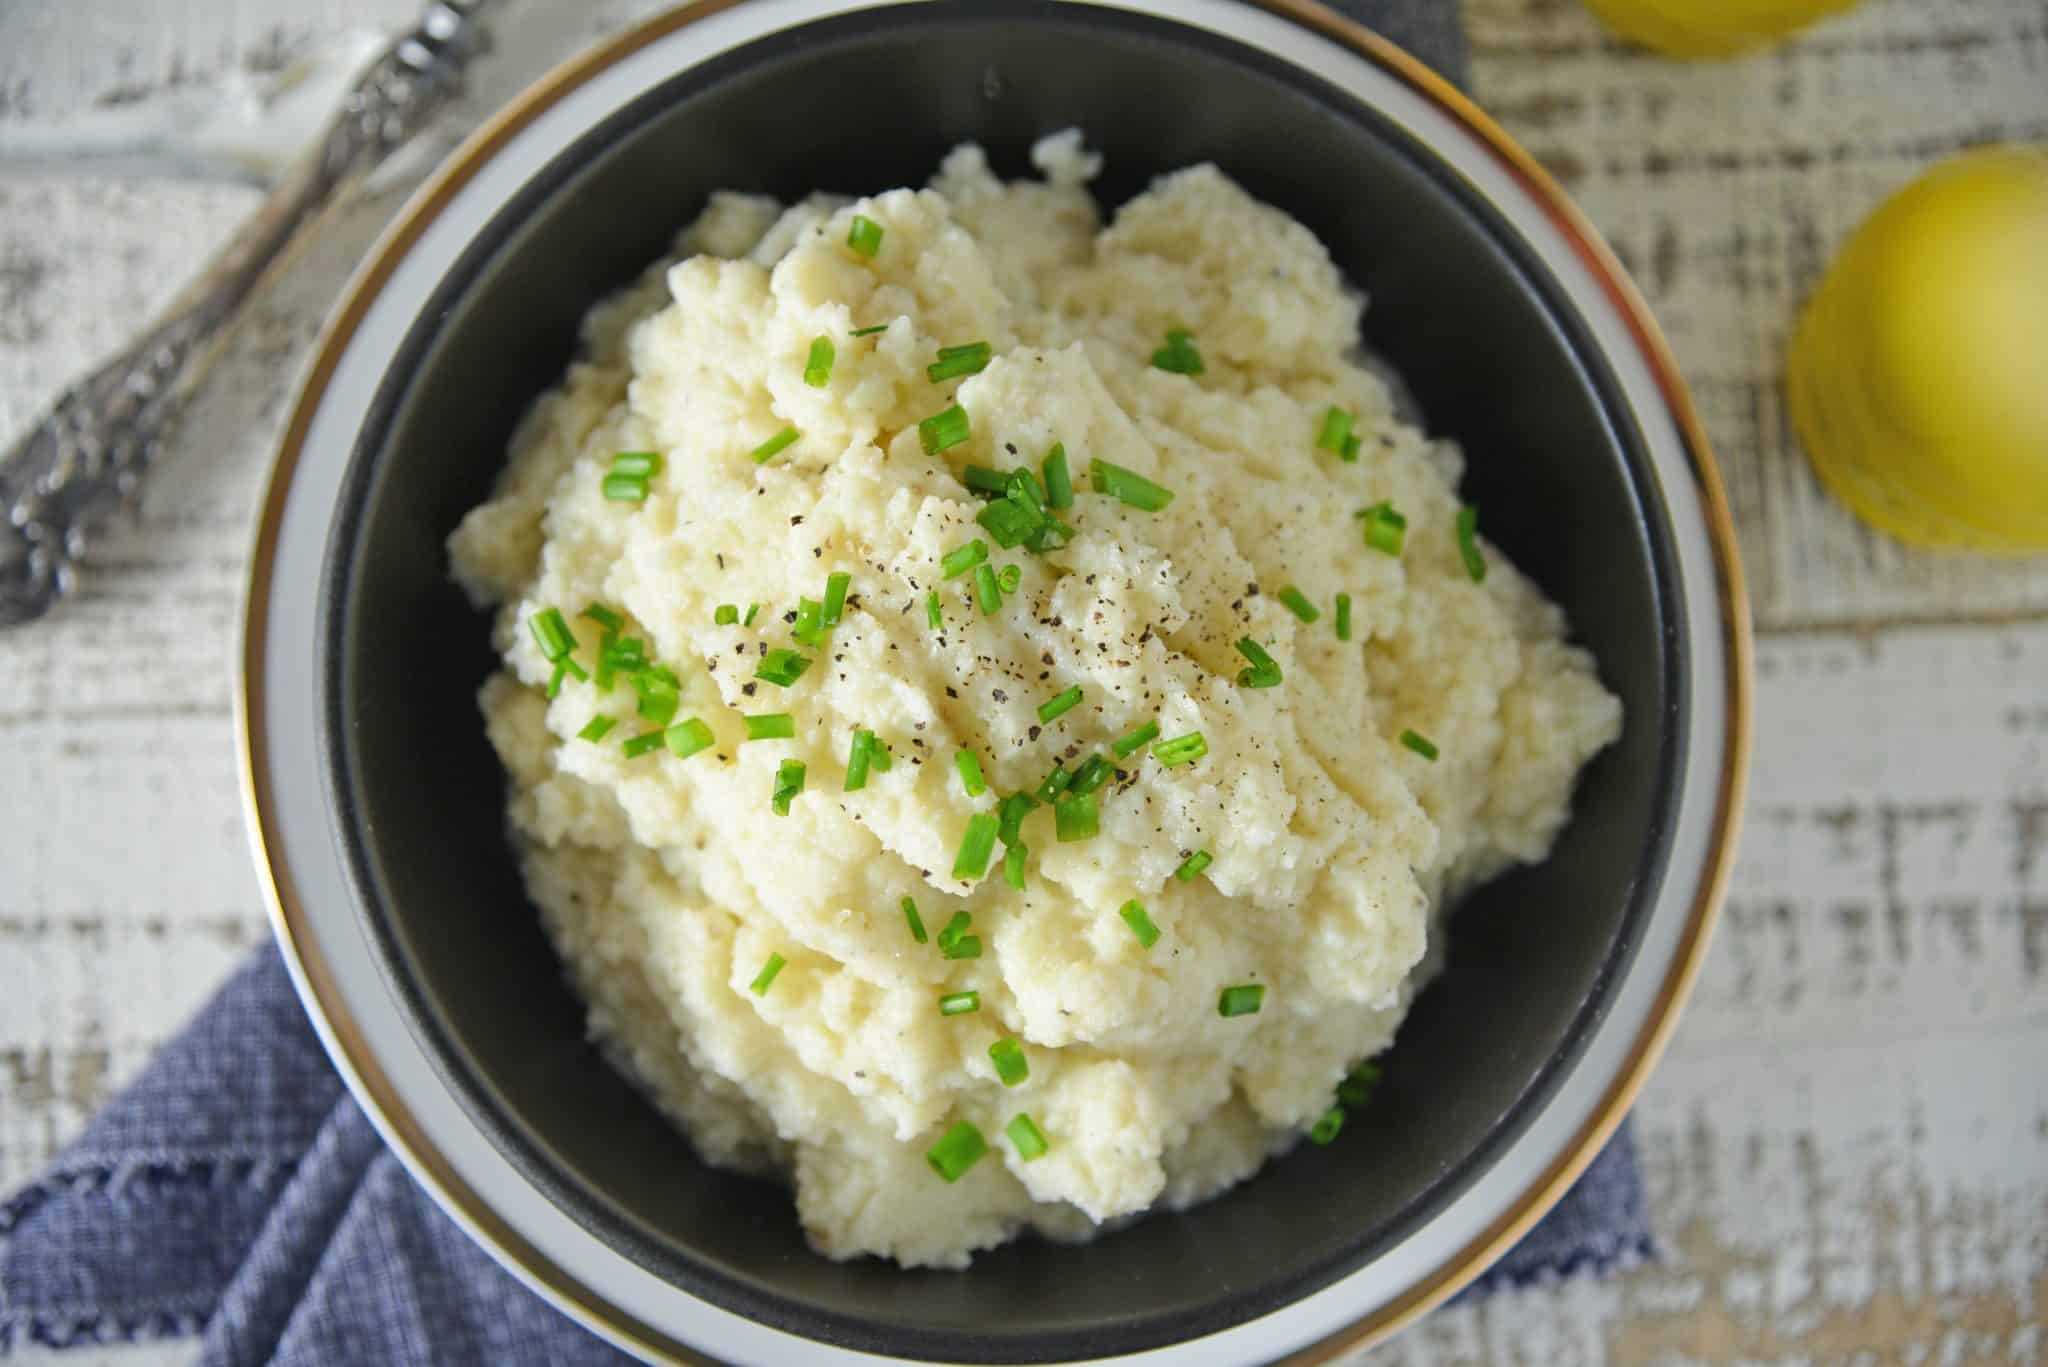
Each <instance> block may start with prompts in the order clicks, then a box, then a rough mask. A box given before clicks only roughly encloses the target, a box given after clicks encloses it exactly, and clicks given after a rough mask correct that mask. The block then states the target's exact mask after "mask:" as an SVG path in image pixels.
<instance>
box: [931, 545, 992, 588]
mask: <svg viewBox="0 0 2048 1367" xmlns="http://www.w3.org/2000/svg"><path fill="white" fill-rule="evenodd" d="M987 559H988V542H986V541H983V540H982V539H981V538H980V537H978V536H977V537H975V538H974V540H972V541H969V542H968V543H966V544H965V545H962V546H955V547H954V548H953V549H952V550H950V551H947V552H946V555H945V558H944V559H942V560H940V561H939V573H940V574H941V575H942V576H944V577H945V578H947V579H958V578H959V577H960V576H961V575H963V574H965V573H967V571H969V570H971V569H973V568H974V567H975V566H976V565H979V564H981V563H982V562H984V561H986V560H987Z"/></svg>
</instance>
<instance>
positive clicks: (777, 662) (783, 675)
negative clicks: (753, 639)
mask: <svg viewBox="0 0 2048 1367" xmlns="http://www.w3.org/2000/svg"><path fill="white" fill-rule="evenodd" d="M810 667H811V661H810V658H809V657H808V656H805V655H800V654H798V653H797V652H796V651H794V650H771V651H769V652H768V653H767V654H766V655H763V656H762V657H761V663H760V664H758V665H756V666H755V667H754V677H755V678H757V679H760V680H762V681H763V682H764V683H772V684H774V685H775V686H776V687H777V688H787V687H789V686H790V685H791V684H793V683H795V682H796V681H797V680H798V679H801V678H802V677H803V676H804V671H805V670H806V669H809V668H810Z"/></svg>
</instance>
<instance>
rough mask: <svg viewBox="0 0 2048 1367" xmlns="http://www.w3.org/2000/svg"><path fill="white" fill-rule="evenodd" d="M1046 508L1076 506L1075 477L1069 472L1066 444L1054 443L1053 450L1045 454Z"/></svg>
mask: <svg viewBox="0 0 2048 1367" xmlns="http://www.w3.org/2000/svg"><path fill="white" fill-rule="evenodd" d="M1040 468H1042V469H1043V470H1044V471H1045V506H1046V507H1048V508H1071V507H1073V506H1074V477H1073V476H1072V475H1071V474H1069V473H1068V472H1067V448H1066V444H1065V443H1064V442H1054V443H1053V447H1052V450H1050V451H1048V452H1046V453H1045V464H1044V465H1043V466H1042V467H1040Z"/></svg>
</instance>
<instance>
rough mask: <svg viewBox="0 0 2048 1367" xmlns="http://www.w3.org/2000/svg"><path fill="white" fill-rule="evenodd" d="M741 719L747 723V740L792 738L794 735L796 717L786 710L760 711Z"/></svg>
mask: <svg viewBox="0 0 2048 1367" xmlns="http://www.w3.org/2000/svg"><path fill="white" fill-rule="evenodd" d="M741 720H742V721H744V722H745V723H746V724H747V739H748V740H792V739H794V738H795V736H796V718H795V717H792V716H790V715H789V713H787V712H762V713H759V714H757V715H755V716H752V717H742V718H741Z"/></svg>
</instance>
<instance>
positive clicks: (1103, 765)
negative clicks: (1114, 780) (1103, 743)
mask: <svg viewBox="0 0 2048 1367" xmlns="http://www.w3.org/2000/svg"><path fill="white" fill-rule="evenodd" d="M1115 772H1116V766H1115V765H1114V764H1111V763H1110V762H1109V761H1108V760H1106V759H1104V758H1103V757H1102V756H1101V755H1090V756H1088V758H1086V759H1084V760H1082V761H1081V767H1080V768H1078V769H1076V770H1074V781H1073V782H1072V783H1070V784H1068V785H1067V791H1068V792H1070V793H1072V794H1073V795H1074V796H1076V797H1086V796H1088V794H1090V793H1092V792H1094V791H1095V790H1096V789H1097V788H1100V787H1101V786H1102V785H1103V784H1105V783H1107V782H1109V776H1110V775H1111V774H1113V773H1115Z"/></svg>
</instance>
